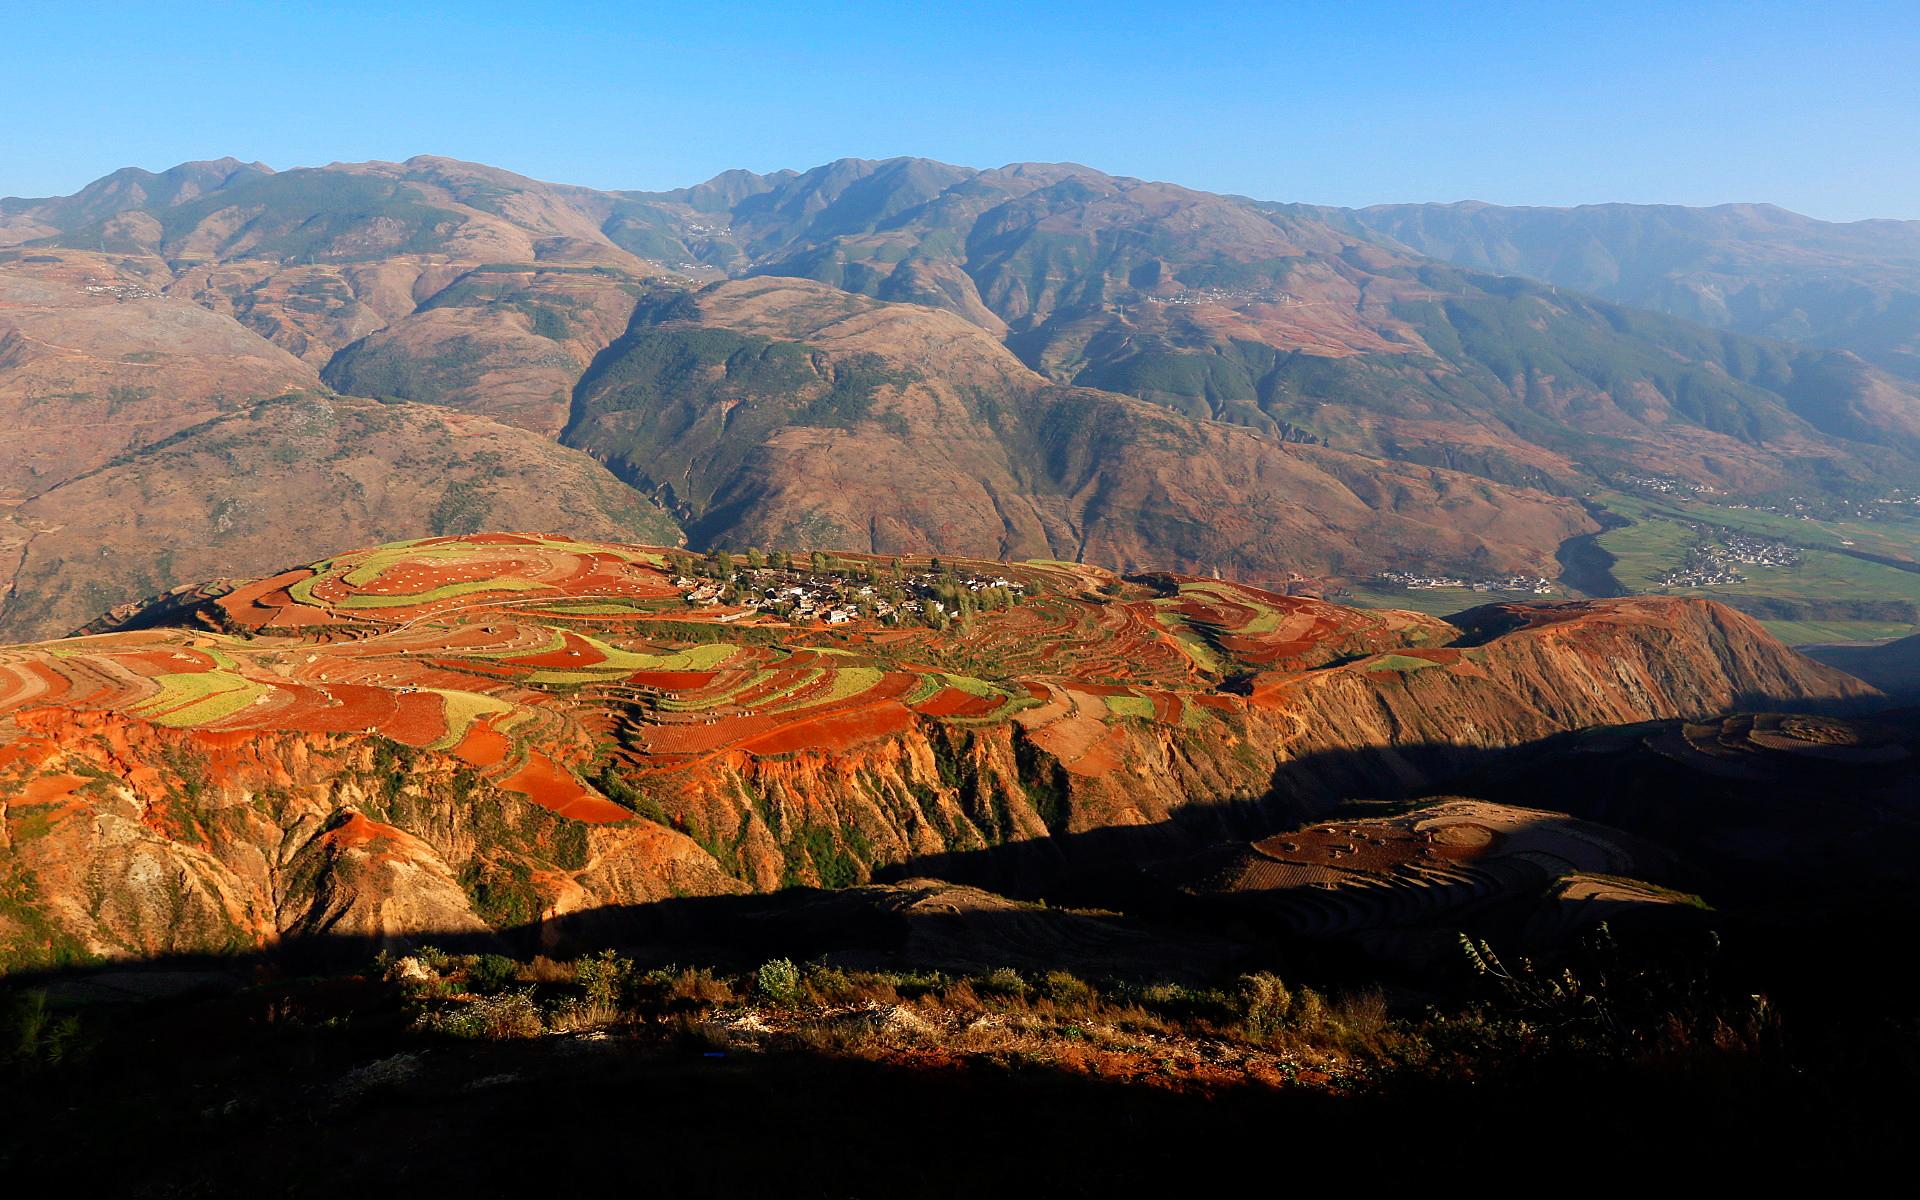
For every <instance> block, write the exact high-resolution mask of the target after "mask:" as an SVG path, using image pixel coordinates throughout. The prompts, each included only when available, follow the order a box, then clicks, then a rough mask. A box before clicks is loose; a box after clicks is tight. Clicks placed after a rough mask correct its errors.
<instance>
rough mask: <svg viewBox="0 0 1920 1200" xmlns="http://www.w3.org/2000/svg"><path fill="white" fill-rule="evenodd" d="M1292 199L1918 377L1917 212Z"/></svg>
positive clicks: (1606, 292) (1340, 217)
mask: <svg viewBox="0 0 1920 1200" xmlns="http://www.w3.org/2000/svg"><path fill="white" fill-rule="evenodd" d="M1288 207H1289V208H1300V209H1302V210H1303V211H1308V212H1311V213H1313V214H1314V215H1316V216H1318V217H1320V218H1321V219H1324V220H1328V221H1329V222H1331V223H1334V224H1337V225H1340V226H1342V227H1343V228H1348V229H1352V230H1354V231H1355V232H1368V233H1372V234H1376V235H1385V236H1386V237H1388V238H1391V239H1392V240H1393V241H1394V242H1395V243H1398V244H1400V245H1403V246H1405V247H1407V248H1408V249H1410V250H1413V251H1415V252H1416V253H1420V254H1425V255H1429V256H1431V257H1434V258H1439V259H1444V260H1446V261H1448V262H1451V263H1455V264H1457V265H1459V266H1463V267H1468V268H1471V269H1473V270H1479V271H1496V272H1499V273H1501V274H1507V275H1525V276H1528V277H1530V278H1534V279H1539V280H1543V281H1545V282H1548V283H1554V284H1558V285H1560V286H1562V287H1571V288H1578V289H1580V290H1581V291H1586V292H1591V293H1593V294H1594V295H1596V296H1600V297H1602V298H1604V299H1608V300H1613V301H1616V302H1618V303H1622V304H1629V305H1632V306H1634V307H1636V308H1647V309H1653V310H1655V311H1658V312H1665V313H1670V314H1672V315H1674V316H1678V317H1684V318H1686V319H1687V320H1690V321H1697V322H1699V323H1701V324H1704V325H1711V326H1714V327H1716V328H1724V329H1732V330H1736V331H1738V332H1741V333H1749V334H1755V335H1759V336H1765V337H1777V338H1784V339H1788V340H1792V341H1799V342H1805V343H1807V344H1809V345H1816V346H1823V347H1832V348H1837V349H1845V350H1851V351H1853V352H1854V353H1857V354H1859V355H1861V356H1862V357H1864V358H1867V359H1869V360H1870V361H1872V362H1874V363H1876V364H1878V365H1880V366H1882V367H1885V368H1887V369H1889V370H1893V371H1896V372H1898V373H1900V374H1903V375H1905V376H1907V377H1908V378H1920V221H1895V220H1867V221H1849V222H1831V221H1820V220H1816V219H1814V218H1812V217H1805V216H1801V215H1800V214H1798V213H1793V212H1789V211H1787V210H1786V209H1783V208H1778V207H1775V206H1774V205H1771V204H1723V205H1716V206H1714V207H1711V208H1685V207H1681V206H1678V205H1667V204H1589V205H1581V206H1579V207H1577V208H1512V207H1501V206H1499V205H1492V204H1482V203H1477V202H1465V203H1458V204H1382V205H1374V206H1372V207H1368V208H1361V209H1327V208H1314V207H1308V206H1288Z"/></svg>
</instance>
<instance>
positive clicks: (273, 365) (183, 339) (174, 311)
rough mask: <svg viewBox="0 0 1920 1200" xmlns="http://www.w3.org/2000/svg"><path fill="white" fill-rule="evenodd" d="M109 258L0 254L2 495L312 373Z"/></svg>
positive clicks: (143, 268) (30, 490)
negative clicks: (173, 297)
mask: <svg viewBox="0 0 1920 1200" xmlns="http://www.w3.org/2000/svg"><path fill="white" fill-rule="evenodd" d="M149 266H150V264H146V263H141V262H137V261H135V262H128V261H126V260H122V259H118V258H114V257H111V256H107V255H99V254H85V253H76V252H73V251H64V250H63V251H47V252H34V253H22V252H18V251H10V252H3V253H0V499H4V498H9V497H18V496H22V495H32V494H34V493H35V492H39V491H43V490H45V489H46V488H48V487H51V486H53V485H55V484H57V483H59V482H60V481H61V480H63V479H66V478H70V477H71V476H73V475H74V474H77V473H79V472H81V471H85V470H88V469H90V468H93V467H96V466H98V465H100V464H101V463H103V462H105V461H106V460H107V459H109V458H111V457H113V456H114V455H115V454H118V453H120V452H121V451H123V450H126V449H128V448H129V447H133V446H139V445H143V444H146V443H148V442H153V441H158V440H159V439H161V438H164V437H166V436H167V435H169V434H171V433H173V432H175V431H176V430H179V429H182V428H184V427H186V426H188V425H191V424H193V423H195V422H197V421H203V420H206V419H207V418H208V417H211V416H213V415H215V414H217V413H221V412H226V411H231V410H233V409H235V408H238V407H240V406H242V405H244V404H247V403H249V402H251V401H252V400H255V399H261V398H264V397H267V396H272V395H276V394H278V393H280V392H284V391H287V390H289V389H294V388H303V387H314V386H317V385H318V383H319V379H318V377H317V375H316V374H315V372H314V370H313V368H312V367H310V366H308V365H307V364H305V363H303V362H300V361H299V360H298V359H296V358H294V357H293V356H291V355H289V354H287V353H286V352H285V351H283V350H280V349H277V348H276V347H274V346H271V345H269V344H267V343H266V342H263V341H261V340H260V339H259V338H258V337H255V336H254V335H253V334H251V333H249V332H248V331H247V330H246V329H243V328H242V327H241V326H239V325H238V324H236V323H235V322H233V321H232V320H230V319H228V318H226V317H223V316H219V315H216V314H214V313H210V312H208V311H206V310H205V309H203V308H200V307H199V306H197V305H193V304H189V303H185V302H183V301H179V300H172V299H169V298H168V297H167V296H165V295H163V294H162V292H163V290H164V288H165V286H166V277H165V274H164V272H161V273H160V274H159V275H158V276H156V275H154V274H150V273H149V271H148V267H149Z"/></svg>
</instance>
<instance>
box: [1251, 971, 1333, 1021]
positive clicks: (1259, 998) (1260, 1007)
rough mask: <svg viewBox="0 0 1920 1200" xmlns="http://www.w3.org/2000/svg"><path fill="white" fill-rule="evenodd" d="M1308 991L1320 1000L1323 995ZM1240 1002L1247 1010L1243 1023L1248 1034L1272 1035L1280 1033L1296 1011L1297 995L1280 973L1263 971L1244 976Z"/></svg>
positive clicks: (1316, 999) (1308, 993) (1316, 1000)
mask: <svg viewBox="0 0 1920 1200" xmlns="http://www.w3.org/2000/svg"><path fill="white" fill-rule="evenodd" d="M1306 995H1308V996H1313V999H1314V1001H1315V1002H1316V1003H1317V1002H1318V1001H1319V999H1320V998H1319V997H1318V996H1314V994H1313V993H1312V992H1307V993H1306ZM1240 1004H1241V1009H1242V1012H1243V1014H1244V1015H1243V1016H1242V1017H1241V1024H1242V1025H1243V1026H1244V1027H1245V1028H1246V1031H1247V1036H1249V1037H1252V1038H1270V1037H1272V1036H1273V1035H1274V1034H1276V1033H1279V1032H1280V1030H1281V1029H1282V1028H1284V1027H1285V1026H1286V1024H1287V1018H1288V1017H1290V1016H1292V1015H1293V1009H1294V996H1293V993H1292V992H1291V991H1289V990H1288V989H1287V985H1286V984H1285V983H1284V982H1282V981H1281V979H1280V977H1279V976H1278V975H1270V974H1268V973H1267V972H1265V971H1261V972H1258V973H1256V974H1253V975H1245V976H1242V977H1241V979H1240Z"/></svg>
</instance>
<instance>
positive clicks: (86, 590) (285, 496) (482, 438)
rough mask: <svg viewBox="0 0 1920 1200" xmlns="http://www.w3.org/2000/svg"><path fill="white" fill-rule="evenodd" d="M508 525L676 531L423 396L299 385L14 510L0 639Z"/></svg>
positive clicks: (574, 466)
mask: <svg viewBox="0 0 1920 1200" xmlns="http://www.w3.org/2000/svg"><path fill="white" fill-rule="evenodd" d="M503 523H512V524H516V525H520V526H523V527H530V528H543V529H553V530H558V531H563V532H569V533H573V534H576V535H578V536H582V537H645V538H648V539H649V540H656V541H672V540H673V539H674V538H675V536H677V530H676V529H675V527H674V525H673V522H672V520H671V519H670V518H668V517H667V516H666V514H664V513H662V512H661V511H660V510H659V509H658V508H657V507H655V506H653V505H650V504H648V503H646V502H645V501H644V500H643V499H642V498H641V497H639V496H637V495H635V494H634V493H633V492H632V491H631V490H630V489H628V488H626V487H625V486H623V485H622V484H621V483H620V482H619V481H618V480H616V479H614V478H613V477H612V476H610V475H608V474H607V473H606V472H605V471H604V470H603V469H602V468H601V467H600V466H599V465H598V464H597V463H595V462H593V461H592V460H591V459H588V458H587V457H585V456H584V455H581V454H578V453H576V452H574V451H571V450H567V449H565V448H563V447H560V446H556V445H554V444H552V443H550V442H547V441H544V440H542V439H540V438H538V437H536V436H534V435H532V434H529V433H526V432H524V431H522V430H518V429H513V428H510V427H508V426H504V425H500V424H498V423H496V422H493V421H489V420H486V419H485V418H482V417H477V416H472V415H469V414H463V413H454V412H448V411H445V410H441V409H434V408H428V407H425V406H422V405H405V404H392V405H389V404H378V403H374V402H372V401H367V400H354V399H343V398H339V397H333V398H322V397H320V396H316V395H307V396H294V397H288V398H283V399H278V400H273V401H268V402H265V403H262V404H258V405H254V406H251V407H249V408H246V409H243V410H241V411H239V412H235V413H231V414H228V415H225V416H221V417H217V418H215V419H213V420H211V421H208V422H206V423H205V424H202V425H199V426H195V427H193V428H192V429H189V430H186V431H183V432H182V433H180V434H177V435H175V436H174V437H172V438H169V439H167V440H165V441H162V442H160V443H158V444H156V445H154V446H150V447H147V448H144V449H141V450H138V451H134V452H131V453H129V454H128V455H126V456H124V457H123V458H120V459H117V460H115V461H113V462H112V463H110V464H108V465H106V466H104V467H101V468H98V469H96V470H94V471H91V472H89V473H87V474H84V475H81V476H79V477H77V478H74V479H71V480H68V481H67V482H66V483H64V484H61V485H60V486H58V487H55V488H53V489H51V490H49V491H47V492H44V493H42V494H40V495H38V496H36V497H34V498H33V499H31V500H29V501H27V502H25V503H24V504H21V505H19V506H18V507H17V508H15V509H13V510H12V512H11V514H10V516H9V518H8V521H7V523H6V525H4V526H0V535H3V536H4V540H5V542H6V543H7V545H6V547H5V553H4V557H0V638H6V639H18V638H29V637H46V636H53V635H57V634H58V633H63V632H65V631H67V630H70V629H73V628H75V627H77V626H79V625H80V624H82V623H84V622H86V621H88V620H90V619H91V618H93V617H95V616H97V615H98V614H99V613H101V612H103V611H105V610H106V609H107V608H110V607H112V606H114V605H117V604H120V603H122V602H124V601H127V600H130V599H135V598H138V597H140V596H148V595H153V594H156V593H158V592H161V591H163V590H166V589H168V588H171V587H173V586H175V585H176V584H179V583H180V582H182V581H183V580H196V579H206V578H211V577H214V576H240V575H253V574H258V573H260V572H263V571H271V570H274V569H277V568H279V567H281V566H284V565H285V564H286V563H288V562H289V561H298V560H299V559H301V558H305V557H310V556H312V555H315V554H318V553H320V552H322V551H323V550H324V549H325V548H326V547H328V546H334V545H339V544H341V543H342V542H351V541H354V540H360V541H368V540H378V539H382V538H390V537H404V536H409V535H417V534H423V533H458V532H463V531H466V530H472V529H478V528H481V527H482V526H486V525H497V524H503Z"/></svg>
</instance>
